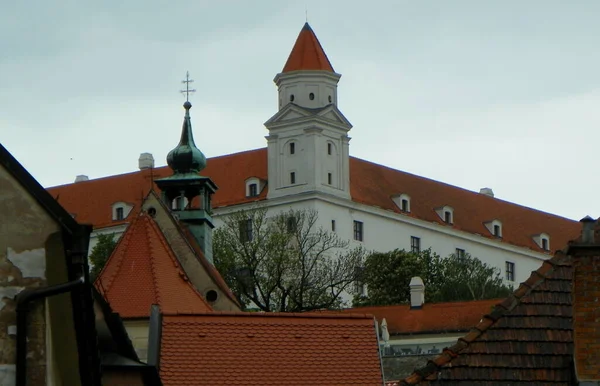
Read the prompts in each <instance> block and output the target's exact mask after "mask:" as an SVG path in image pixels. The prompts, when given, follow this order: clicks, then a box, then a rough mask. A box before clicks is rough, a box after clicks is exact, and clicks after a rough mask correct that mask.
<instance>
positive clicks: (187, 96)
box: [181, 71, 196, 102]
mask: <svg viewBox="0 0 600 386" xmlns="http://www.w3.org/2000/svg"><path fill="white" fill-rule="evenodd" d="M193 82H194V80H193V79H190V72H189V71H186V73H185V80H182V81H181V83H185V90H181V93H182V94H185V101H186V102H189V101H190V93H195V92H196V89H190V83H193Z"/></svg>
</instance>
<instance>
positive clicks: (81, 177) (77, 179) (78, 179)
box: [75, 174, 90, 183]
mask: <svg viewBox="0 0 600 386" xmlns="http://www.w3.org/2000/svg"><path fill="white" fill-rule="evenodd" d="M89 180H90V178H89V177H88V176H86V175H85V174H80V175H78V176H77V177H75V183H78V182H83V181H89Z"/></svg>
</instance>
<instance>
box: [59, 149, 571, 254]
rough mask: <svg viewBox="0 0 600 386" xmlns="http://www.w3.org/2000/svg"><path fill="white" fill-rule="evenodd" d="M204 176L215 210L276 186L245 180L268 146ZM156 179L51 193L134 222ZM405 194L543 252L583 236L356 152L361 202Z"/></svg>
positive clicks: (214, 165) (88, 184)
mask: <svg viewBox="0 0 600 386" xmlns="http://www.w3.org/2000/svg"><path fill="white" fill-rule="evenodd" d="M152 174H153V176H154V178H155V179H156V178H160V177H166V176H169V175H170V174H171V170H170V169H169V168H168V167H160V168H156V169H154V170H153V172H152ZM201 174H202V175H205V176H209V177H210V178H211V179H212V180H213V181H214V182H215V183H216V185H217V186H218V187H219V190H218V191H217V192H216V193H215V195H214V197H213V207H214V208H218V207H222V206H229V205H236V204H242V203H247V202H251V201H257V200H264V199H265V198H266V195H267V189H268V186H267V187H266V188H265V189H263V191H262V192H261V193H260V195H259V196H258V197H251V198H248V197H246V195H245V180H246V179H248V178H250V177H258V178H261V179H264V180H266V179H267V176H268V173H267V149H266V148H262V149H256V150H250V151H245V152H241V153H235V154H230V155H225V156H220V157H214V158H209V159H208V161H207V167H206V169H204V170H203V171H202V173H201ZM150 181H151V173H150V171H149V170H144V171H137V172H133V173H128V174H121V175H115V176H110V177H106V178H99V179H94V180H90V181H85V182H79V183H73V184H68V185H62V186H57V187H52V188H49V189H48V191H49V192H50V193H51V194H52V195H53V196H54V197H56V196H58V197H59V199H58V201H59V203H60V204H61V205H62V206H63V207H65V208H66V209H67V210H68V211H69V212H70V213H74V214H76V218H75V219H76V220H77V221H78V222H80V223H91V224H93V225H94V227H95V228H102V227H107V226H111V225H118V224H122V223H126V222H129V221H130V218H131V217H133V216H135V214H136V213H137V211H138V210H139V207H140V205H141V202H142V200H143V197H144V196H145V195H146V194H147V193H148V191H149V190H150V187H151V186H152V184H151V182H150ZM155 189H157V188H156V187H155ZM399 193H407V194H408V195H410V196H411V213H410V214H406V215H408V216H411V217H414V218H418V219H421V220H424V221H427V222H434V223H438V224H440V225H443V226H452V227H453V228H454V229H457V230H462V231H465V232H469V233H471V234H479V235H481V236H483V237H487V238H490V239H494V238H495V237H494V236H493V235H491V234H490V232H489V231H488V229H487V228H486V227H485V225H484V223H485V222H487V221H491V220H493V219H496V218H497V219H499V220H500V221H502V233H503V235H502V236H503V237H502V239H501V240H500V241H502V242H506V243H509V244H513V245H517V246H521V247H525V248H530V249H532V250H534V251H538V252H542V249H541V248H540V247H539V246H538V245H537V244H536V243H535V242H534V241H533V239H532V236H534V235H536V234H540V233H542V232H545V233H547V234H549V235H550V243H551V246H553V249H559V248H562V247H564V246H565V245H566V244H567V242H568V241H569V240H570V239H573V238H575V237H577V236H578V234H579V229H580V226H579V223H578V222H576V221H572V220H569V219H566V218H563V217H559V216H555V215H552V214H549V213H545V212H541V211H538V210H535V209H531V208H527V207H524V206H520V205H517V204H513V203H510V202H507V201H503V200H500V199H497V198H492V197H488V196H486V195H483V194H479V193H476V192H472V191H468V190H465V189H461V188H458V187H455V186H452V185H448V184H444V183H441V182H438V181H434V180H430V179H427V178H424V177H419V176H416V175H413V174H410V173H406V172H402V171H399V170H395V169H391V168H388V167H385V166H383V165H378V164H375V163H372V162H368V161H365V160H362V159H359V158H355V157H350V194H351V196H352V200H353V201H355V202H358V203H362V204H366V205H371V206H376V207H380V208H382V209H386V210H390V211H393V212H396V213H402V212H401V211H400V209H399V208H398V207H397V206H396V205H395V204H394V202H393V200H392V196H394V195H396V194H399ZM117 201H125V202H129V203H132V204H134V205H135V209H134V210H133V211H132V214H130V215H129V218H127V219H125V220H123V221H112V219H111V205H112V204H113V203H115V202H117ZM443 205H450V206H451V207H453V208H454V218H453V220H454V224H453V225H446V224H445V223H444V222H443V221H442V219H441V218H440V217H439V216H438V215H437V213H436V212H435V209H434V208H438V207H440V206H443Z"/></svg>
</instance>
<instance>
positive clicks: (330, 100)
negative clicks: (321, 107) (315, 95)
mask: <svg viewBox="0 0 600 386" xmlns="http://www.w3.org/2000/svg"><path fill="white" fill-rule="evenodd" d="M328 99H329V103H331V95H330V96H329V98H328Z"/></svg>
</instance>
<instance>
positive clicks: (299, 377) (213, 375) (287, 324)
mask: <svg viewBox="0 0 600 386" xmlns="http://www.w3.org/2000/svg"><path fill="white" fill-rule="evenodd" d="M161 340H162V342H161V363H160V370H161V379H162V381H163V384H164V385H165V386H171V385H173V386H174V385H182V386H183V385H186V386H187V385H207V386H219V385H227V386H234V385H240V386H241V385H244V386H253V385H254V386H270V385H273V386H275V385H277V386H279V385H298V386H300V385H327V386H331V385H360V386H370V385H373V386H379V385H381V384H382V375H381V365H380V361H379V348H378V342H377V336H376V332H375V327H374V321H373V318H372V317H369V316H365V315H344V316H340V315H323V314H310V313H306V314H294V313H241V312H240V313H223V312H214V313H206V314H203V315H165V316H164V317H163V328H162V338H161Z"/></svg>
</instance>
